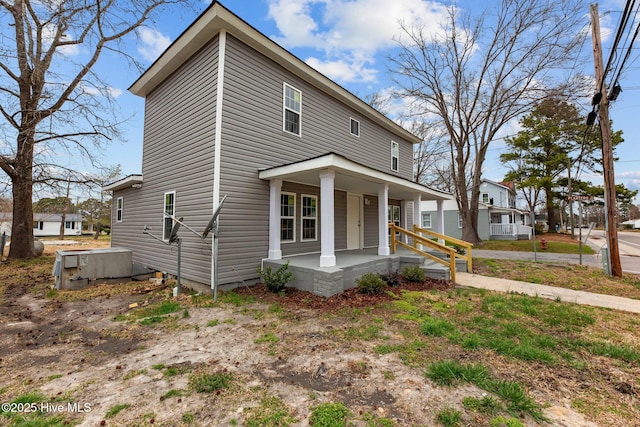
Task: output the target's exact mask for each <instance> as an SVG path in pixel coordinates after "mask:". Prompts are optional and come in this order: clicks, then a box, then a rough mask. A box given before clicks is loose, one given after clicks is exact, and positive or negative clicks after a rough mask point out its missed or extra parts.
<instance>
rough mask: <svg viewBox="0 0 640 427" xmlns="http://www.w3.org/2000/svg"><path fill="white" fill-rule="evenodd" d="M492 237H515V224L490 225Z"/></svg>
mask: <svg viewBox="0 0 640 427" xmlns="http://www.w3.org/2000/svg"><path fill="white" fill-rule="evenodd" d="M490 225H491V231H490V233H491V235H492V236H515V235H516V232H517V230H516V227H515V224H490Z"/></svg>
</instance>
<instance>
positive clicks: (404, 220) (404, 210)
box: [400, 200, 413, 244]
mask: <svg viewBox="0 0 640 427" xmlns="http://www.w3.org/2000/svg"><path fill="white" fill-rule="evenodd" d="M408 206H409V201H408V200H401V201H400V213H401V215H400V227H402V228H404V229H405V230H409V231H413V227H411V226H409V208H408ZM402 241H403V242H405V243H406V244H409V236H407V235H406V234H403V235H402Z"/></svg>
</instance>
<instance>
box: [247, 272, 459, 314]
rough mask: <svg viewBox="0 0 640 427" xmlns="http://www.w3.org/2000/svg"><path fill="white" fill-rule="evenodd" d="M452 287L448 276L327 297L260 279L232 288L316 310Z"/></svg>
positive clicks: (370, 303)
mask: <svg viewBox="0 0 640 427" xmlns="http://www.w3.org/2000/svg"><path fill="white" fill-rule="evenodd" d="M454 288H455V283H453V282H451V281H450V280H438V279H427V280H425V281H424V282H420V283H414V282H406V281H401V282H400V284H399V286H394V287H391V286H389V287H387V289H386V291H385V292H383V293H381V294H378V295H370V294H363V293H360V291H359V290H358V289H357V288H352V289H348V290H346V291H344V292H342V293H340V294H336V295H333V296H331V297H329V298H325V297H321V296H319V295H315V294H313V293H311V292H307V291H301V290H299V289H296V288H286V291H285V293H284V295H282V296H281V295H279V294H276V293H273V292H270V291H269V290H268V289H267V286H266V285H265V284H264V283H259V284H256V285H253V286H251V287H240V288H236V289H234V292H235V293H237V294H239V295H247V296H248V295H250V296H252V297H254V298H255V299H256V300H257V301H260V302H264V303H267V304H274V303H278V304H280V305H281V306H283V307H285V308H288V309H301V308H304V309H314V310H320V311H325V310H326V311H336V310H340V309H343V308H362V307H371V306H375V305H377V304H379V303H384V302H387V301H392V300H394V299H397V298H398V297H399V296H400V294H401V293H402V291H427V290H430V289H438V290H443V291H446V290H450V289H454Z"/></svg>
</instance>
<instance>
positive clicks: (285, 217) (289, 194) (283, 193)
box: [280, 191, 297, 243]
mask: <svg viewBox="0 0 640 427" xmlns="http://www.w3.org/2000/svg"><path fill="white" fill-rule="evenodd" d="M282 196H293V216H283V215H282ZM296 199H297V194H296V193H291V192H287V191H282V192H281V193H280V243H295V242H296ZM283 219H291V220H293V224H292V226H291V229H292V230H293V240H284V239H283V238H282V220H283Z"/></svg>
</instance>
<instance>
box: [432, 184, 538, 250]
mask: <svg viewBox="0 0 640 427" xmlns="http://www.w3.org/2000/svg"><path fill="white" fill-rule="evenodd" d="M443 211H444V213H443V217H444V234H446V235H448V236H451V237H456V238H458V239H460V238H461V237H462V217H461V215H460V212H459V211H458V205H457V203H456V202H455V201H447V202H444V205H443ZM436 217H437V206H436V202H432V201H423V202H422V207H421V219H420V222H421V226H422V227H423V228H432V227H433V226H432V224H433V221H434V219H433V218H436ZM532 232H533V229H532V227H531V217H530V215H529V213H528V212H527V211H523V210H520V209H516V191H515V185H514V184H513V183H512V182H501V183H498V182H493V181H489V180H486V179H483V180H482V181H481V183H480V202H479V204H478V234H479V236H480V239H482V240H518V239H530V238H531V235H532Z"/></svg>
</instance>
